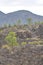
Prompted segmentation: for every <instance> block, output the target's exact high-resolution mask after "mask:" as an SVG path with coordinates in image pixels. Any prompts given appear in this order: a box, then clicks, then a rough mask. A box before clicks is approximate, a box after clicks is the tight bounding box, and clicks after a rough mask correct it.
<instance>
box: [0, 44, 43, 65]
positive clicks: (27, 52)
mask: <svg viewBox="0 0 43 65" xmlns="http://www.w3.org/2000/svg"><path fill="white" fill-rule="evenodd" d="M0 65H43V46H37V45H29V44H28V45H26V46H22V47H14V48H13V49H12V50H11V51H9V50H8V49H5V48H4V49H3V48H1V49H0Z"/></svg>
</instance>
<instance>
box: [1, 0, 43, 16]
mask: <svg viewBox="0 0 43 65" xmlns="http://www.w3.org/2000/svg"><path fill="white" fill-rule="evenodd" d="M17 10H29V11H31V12H33V13H35V14H38V15H43V0H0V11H2V12H4V13H9V12H13V11H17Z"/></svg>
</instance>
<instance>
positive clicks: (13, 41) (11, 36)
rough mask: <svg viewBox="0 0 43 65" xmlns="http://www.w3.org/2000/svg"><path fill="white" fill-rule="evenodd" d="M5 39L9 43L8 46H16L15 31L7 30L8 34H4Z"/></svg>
mask: <svg viewBox="0 0 43 65" xmlns="http://www.w3.org/2000/svg"><path fill="white" fill-rule="evenodd" d="M5 40H6V41H7V42H8V43H9V45H10V46H12V47H13V46H18V43H17V38H16V33H15V32H9V34H8V35H7V36H6V38H5Z"/></svg>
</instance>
